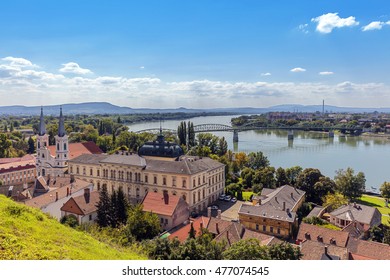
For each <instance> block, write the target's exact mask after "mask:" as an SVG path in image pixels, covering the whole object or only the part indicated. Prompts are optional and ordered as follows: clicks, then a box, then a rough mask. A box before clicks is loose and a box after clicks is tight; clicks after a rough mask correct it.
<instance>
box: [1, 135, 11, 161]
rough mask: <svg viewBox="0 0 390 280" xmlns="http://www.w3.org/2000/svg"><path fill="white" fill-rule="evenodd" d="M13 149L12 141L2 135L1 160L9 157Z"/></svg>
mask: <svg viewBox="0 0 390 280" xmlns="http://www.w3.org/2000/svg"><path fill="white" fill-rule="evenodd" d="M11 147H12V142H11V140H9V139H8V137H7V135H6V134H4V133H0V158H4V157H8V155H9V152H10V151H9V149H10V148H11Z"/></svg>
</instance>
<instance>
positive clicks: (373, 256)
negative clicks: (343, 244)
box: [347, 238, 390, 260]
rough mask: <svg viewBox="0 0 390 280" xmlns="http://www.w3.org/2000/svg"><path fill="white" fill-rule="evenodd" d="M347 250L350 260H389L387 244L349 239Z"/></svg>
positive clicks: (389, 248)
mask: <svg viewBox="0 0 390 280" xmlns="http://www.w3.org/2000/svg"><path fill="white" fill-rule="evenodd" d="M347 248H348V251H349V259H350V260H390V245H389V244H385V243H379V242H374V241H365V240H361V239H355V238H350V240H349V242H348V245H347Z"/></svg>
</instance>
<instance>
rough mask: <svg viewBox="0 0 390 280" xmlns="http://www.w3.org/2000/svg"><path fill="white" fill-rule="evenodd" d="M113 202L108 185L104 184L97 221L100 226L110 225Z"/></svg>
mask: <svg viewBox="0 0 390 280" xmlns="http://www.w3.org/2000/svg"><path fill="white" fill-rule="evenodd" d="M110 215H111V203H110V197H109V196H108V192H107V186H106V185H105V184H104V185H103V187H102V188H101V190H100V193H99V202H98V204H97V223H98V225H99V226H100V227H107V226H109V225H110Z"/></svg>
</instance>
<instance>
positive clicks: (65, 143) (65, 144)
mask: <svg viewBox="0 0 390 280" xmlns="http://www.w3.org/2000/svg"><path fill="white" fill-rule="evenodd" d="M64 150H65V151H66V143H64Z"/></svg>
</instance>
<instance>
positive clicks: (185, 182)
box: [183, 180, 187, 188]
mask: <svg viewBox="0 0 390 280" xmlns="http://www.w3.org/2000/svg"><path fill="white" fill-rule="evenodd" d="M186 185H187V181H186V180H183V188H186V187H187V186H186Z"/></svg>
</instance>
